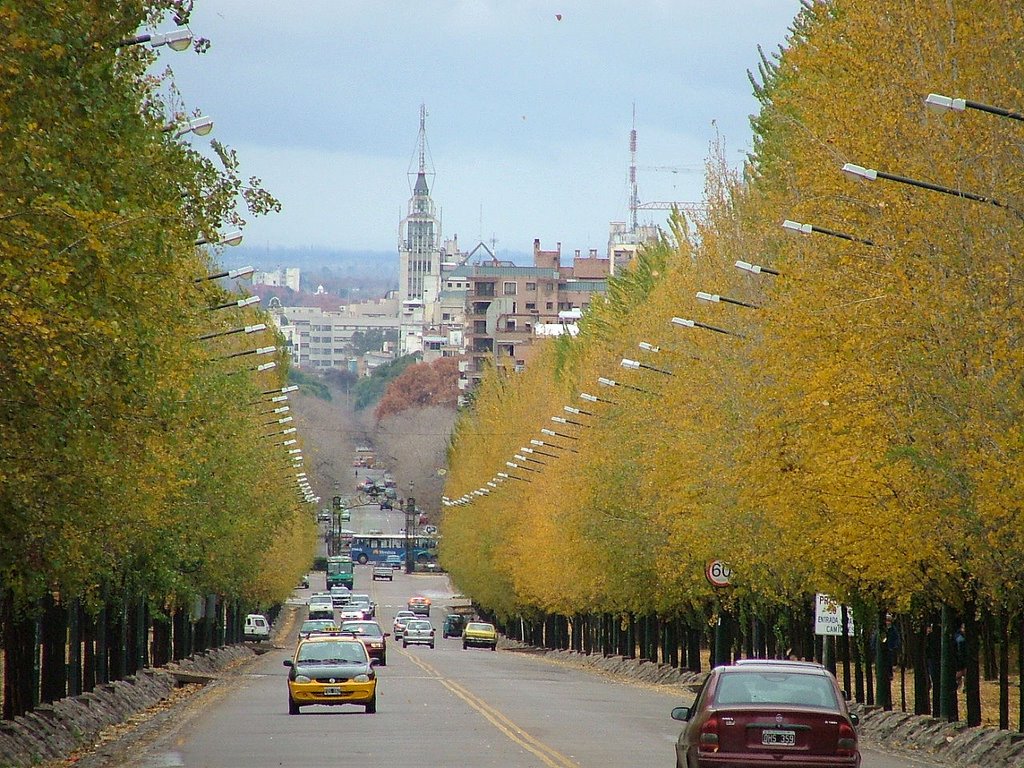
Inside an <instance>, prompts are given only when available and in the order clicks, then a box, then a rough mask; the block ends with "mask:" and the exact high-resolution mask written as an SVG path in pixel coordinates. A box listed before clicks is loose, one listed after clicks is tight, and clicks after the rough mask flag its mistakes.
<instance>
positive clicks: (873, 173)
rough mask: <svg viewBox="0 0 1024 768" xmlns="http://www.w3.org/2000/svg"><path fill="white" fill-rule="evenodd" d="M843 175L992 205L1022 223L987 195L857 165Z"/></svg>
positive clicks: (846, 167)
mask: <svg viewBox="0 0 1024 768" xmlns="http://www.w3.org/2000/svg"><path fill="white" fill-rule="evenodd" d="M843 175H844V176H846V177H847V178H849V179H854V180H855V181H877V180H878V179H885V180H887V181H895V182H897V183H898V184H906V185H908V186H911V187H918V188H919V189H927V190H930V191H932V192H939V193H940V194H943V195H949V196H950V197H960V198H963V199H965V200H973V201H974V202H976V203H987V204H988V205H993V206H995V207H996V208H1002V209H1004V210H1007V211H1009V212H1010V213H1012V214H1013V215H1014V216H1016V217H1017V218H1018V219H1020V220H1021V221H1024V213H1021V212H1020V211H1018V210H1017V209H1016V208H1014V207H1013V206H1011V205H1007V204H1006V203H1004V202H1002V201H1000V200H997V199H996V198H994V197H989V196H988V195H979V194H977V193H975V192H965V191H964V190H962V189H953V188H952V187H946V186H943V185H942V184H932V183H931V182H930V181H921V180H919V179H912V178H910V177H908V176H900V175H899V174H895V173H887V172H885V171H879V170H877V169H875V168H865V167H864V166H863V165H857V164H856V163H846V164H844V165H843Z"/></svg>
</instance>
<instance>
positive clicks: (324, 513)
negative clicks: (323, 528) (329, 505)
mask: <svg viewBox="0 0 1024 768" xmlns="http://www.w3.org/2000/svg"><path fill="white" fill-rule="evenodd" d="M316 519H317V520H318V521H319V522H321V523H329V522H331V513H330V512H329V511H328V510H326V509H323V510H321V511H320V513H319V514H318V515H317V516H316Z"/></svg>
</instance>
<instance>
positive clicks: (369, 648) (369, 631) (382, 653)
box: [338, 621, 391, 666]
mask: <svg viewBox="0 0 1024 768" xmlns="http://www.w3.org/2000/svg"><path fill="white" fill-rule="evenodd" d="M338 631H339V632H341V633H342V634H346V633H351V634H353V635H354V636H356V637H357V638H359V640H360V641H361V642H362V643H363V645H365V646H366V652H367V653H368V654H370V658H371V659H377V661H379V662H380V664H381V666H386V665H387V663H388V638H389V637H391V633H390V632H385V631H384V630H383V629H381V626H380V624H378V623H377V622H376V621H343V622H341V627H340V628H339V630H338Z"/></svg>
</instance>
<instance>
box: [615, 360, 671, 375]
mask: <svg viewBox="0 0 1024 768" xmlns="http://www.w3.org/2000/svg"><path fill="white" fill-rule="evenodd" d="M619 365H621V366H622V367H623V368H628V369H629V370H631V371H636V370H639V369H640V368H645V369H647V370H648V371H657V372H658V373H661V374H664V375H665V376H672V375H673V373H672V371H670V370H668V369H667V368H658V367H657V366H654V365H648V364H647V363H642V362H640V361H639V360H630V359H629V358H628V357H624V358H622V361H621V362H620V363H619Z"/></svg>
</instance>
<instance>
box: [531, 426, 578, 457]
mask: <svg viewBox="0 0 1024 768" xmlns="http://www.w3.org/2000/svg"><path fill="white" fill-rule="evenodd" d="M541 434H544V435H547V436H548V437H561V435H559V434H558V433H557V432H555V431H553V430H550V429H542V430H541ZM566 437H568V436H567V435H566ZM569 439H570V440H575V439H576V438H575V437H569ZM530 445H539V446H541V447H545V446H546V447H548V448H555V449H557V450H559V451H570V452H572V453H579V451H577V450H576V449H575V448H570V447H569V446H567V445H559V444H558V443H546V442H544V441H543V440H530Z"/></svg>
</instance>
